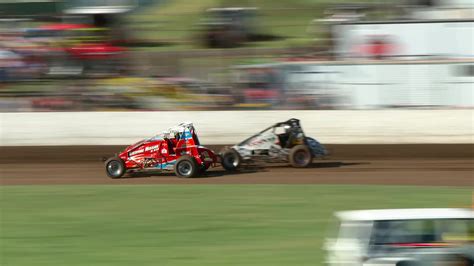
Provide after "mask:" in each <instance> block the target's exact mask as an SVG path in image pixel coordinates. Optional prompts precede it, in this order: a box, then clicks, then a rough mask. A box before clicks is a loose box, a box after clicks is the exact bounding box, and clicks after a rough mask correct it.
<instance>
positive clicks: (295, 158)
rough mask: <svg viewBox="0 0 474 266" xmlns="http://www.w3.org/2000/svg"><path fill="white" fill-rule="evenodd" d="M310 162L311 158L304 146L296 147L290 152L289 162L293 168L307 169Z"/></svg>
mask: <svg viewBox="0 0 474 266" xmlns="http://www.w3.org/2000/svg"><path fill="white" fill-rule="evenodd" d="M312 160H313V156H312V155H311V152H310V150H309V148H308V147H307V146H306V145H297V146H295V147H293V148H292V149H291V150H290V155H289V161H290V164H291V166H293V167H298V168H303V167H308V166H309V165H310V164H311V162H312Z"/></svg>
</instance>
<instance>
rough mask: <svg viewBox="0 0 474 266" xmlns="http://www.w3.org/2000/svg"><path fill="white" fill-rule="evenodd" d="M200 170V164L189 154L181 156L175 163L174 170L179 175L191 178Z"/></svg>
mask: <svg viewBox="0 0 474 266" xmlns="http://www.w3.org/2000/svg"><path fill="white" fill-rule="evenodd" d="M198 171H199V166H198V165H197V163H196V160H194V158H193V157H191V156H189V155H183V156H181V157H180V158H179V159H178V160H177V161H176V164H175V165H174V172H175V174H176V176H177V177H182V178H191V177H194V176H196V174H197V173H198Z"/></svg>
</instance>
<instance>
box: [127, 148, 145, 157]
mask: <svg viewBox="0 0 474 266" xmlns="http://www.w3.org/2000/svg"><path fill="white" fill-rule="evenodd" d="M142 152H143V149H139V150H136V151H132V152H131V153H130V154H129V156H133V155H135V154H138V153H142Z"/></svg>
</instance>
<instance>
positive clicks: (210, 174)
mask: <svg viewBox="0 0 474 266" xmlns="http://www.w3.org/2000/svg"><path fill="white" fill-rule="evenodd" d="M262 171H265V169H264V167H261V166H251V167H245V168H242V169H238V170H235V171H227V170H225V169H222V168H221V167H217V168H214V169H210V170H208V171H206V172H205V173H203V174H198V175H196V176H195V177H193V178H214V177H220V176H225V175H239V174H249V173H256V172H262ZM144 177H156V178H160V177H176V178H179V177H177V176H176V175H175V173H174V172H159V171H156V172H154V171H148V172H135V173H127V174H125V175H124V176H123V177H122V178H144Z"/></svg>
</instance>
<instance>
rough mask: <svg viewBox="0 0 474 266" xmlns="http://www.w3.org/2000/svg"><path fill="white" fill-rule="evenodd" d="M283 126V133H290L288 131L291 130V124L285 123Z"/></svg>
mask: <svg viewBox="0 0 474 266" xmlns="http://www.w3.org/2000/svg"><path fill="white" fill-rule="evenodd" d="M283 128H284V129H285V133H290V131H291V126H290V125H285V126H283Z"/></svg>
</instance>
